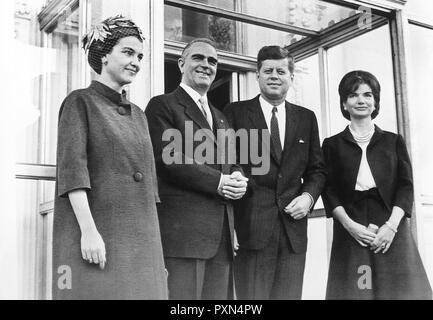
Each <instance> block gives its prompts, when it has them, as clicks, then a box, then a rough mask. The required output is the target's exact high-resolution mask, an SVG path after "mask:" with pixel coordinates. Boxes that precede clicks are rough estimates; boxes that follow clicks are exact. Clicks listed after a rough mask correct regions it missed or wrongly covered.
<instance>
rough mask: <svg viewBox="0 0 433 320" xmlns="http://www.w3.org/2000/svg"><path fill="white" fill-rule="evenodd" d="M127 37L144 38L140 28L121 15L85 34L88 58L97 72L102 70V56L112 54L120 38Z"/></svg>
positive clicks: (109, 19)
mask: <svg viewBox="0 0 433 320" xmlns="http://www.w3.org/2000/svg"><path fill="white" fill-rule="evenodd" d="M125 37H136V38H137V39H138V40H140V42H143V40H144V37H143V34H142V32H141V30H140V28H138V27H137V25H136V24H135V23H134V22H133V21H132V20H129V19H127V18H124V17H122V16H120V15H119V16H116V17H111V18H108V19H106V20H104V21H102V22H101V24H99V25H97V26H94V27H92V30H91V31H90V32H89V33H88V34H87V35H86V36H84V38H83V48H84V50H85V51H86V52H88V54H87V60H88V62H89V65H90V67H92V69H93V70H94V71H95V72H96V73H97V74H101V71H102V58H103V57H104V56H106V55H107V54H110V53H111V52H112V50H113V48H114V46H116V45H117V44H118V43H119V40H120V39H122V38H125Z"/></svg>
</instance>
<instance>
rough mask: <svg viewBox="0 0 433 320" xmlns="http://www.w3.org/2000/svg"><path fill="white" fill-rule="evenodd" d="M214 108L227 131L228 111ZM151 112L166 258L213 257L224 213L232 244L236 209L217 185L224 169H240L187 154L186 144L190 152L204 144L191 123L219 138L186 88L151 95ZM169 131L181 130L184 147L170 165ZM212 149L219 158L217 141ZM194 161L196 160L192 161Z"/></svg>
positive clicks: (217, 124)
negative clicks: (193, 138)
mask: <svg viewBox="0 0 433 320" xmlns="http://www.w3.org/2000/svg"><path fill="white" fill-rule="evenodd" d="M210 109H211V112H212V115H213V119H214V129H228V128H229V127H228V122H227V121H226V119H225V117H224V115H223V114H222V113H221V112H220V111H219V110H217V109H216V108H214V107H212V106H210ZM146 116H147V118H148V120H149V130H150V135H151V137H152V143H153V148H154V154H155V159H156V168H157V174H158V182H159V194H160V197H161V204H159V205H158V214H159V221H160V226H161V237H162V244H163V248H164V256H165V257H176V258H196V259H209V258H211V257H213V256H214V255H215V254H216V252H217V250H218V247H219V244H220V240H221V236H222V231H223V222H224V214H225V212H227V215H228V222H229V226H230V233H231V239H232V243H233V228H234V222H233V207H232V205H231V203H230V202H228V201H226V200H224V199H223V198H222V197H220V196H219V195H218V194H217V189H218V184H219V181H220V178H221V173H224V174H230V173H232V172H233V171H235V170H240V169H239V167H237V166H235V165H230V164H222V165H220V164H218V162H217V161H216V158H215V159H214V160H215V161H213V162H214V163H203V162H200V161H197V159H194V160H192V157H193V155H192V154H188V152H187V148H186V144H190V145H191V151H192V152H194V151H195V150H197V148H198V147H199V146H200V145H201V142H198V141H191V136H188V135H187V131H188V129H186V126H188V125H191V130H190V133H191V134H195V133H196V132H197V131H198V130H199V129H208V133H207V135H208V137H210V138H212V139H214V137H215V136H214V132H212V130H211V128H210V127H209V124H208V123H207V122H206V119H205V118H204V117H203V115H202V113H201V112H200V110H199V109H198V107H197V105H196V104H195V102H194V101H193V100H192V99H191V97H190V96H189V95H188V94H187V93H186V92H185V91H184V90H183V89H182V88H181V87H178V88H177V89H176V90H175V91H173V92H172V93H170V94H165V95H160V96H157V97H154V98H152V99H151V100H150V102H149V104H148V106H147V108H146ZM169 129H172V130H173V129H175V130H177V132H179V133H180V134H181V140H182V142H181V144H182V146H183V148H182V150H181V151H179V152H175V151H173V152H171V155H173V156H176V157H178V160H179V163H178V164H176V163H173V164H167V163H166V162H165V161H164V160H163V158H164V154H163V153H164V151H166V150H168V147H167V145H169V144H170V142H167V141H163V134H164V132H168V131H167V130H169ZM166 147H167V148H166ZM210 148H211V149H212V150H213V152H214V155H215V157H216V156H217V154H218V153H217V145H216V144H215V143H214V142H213V141H212V142H211V144H210ZM189 160H191V164H187V161H189ZM211 162H212V161H211ZM226 163H227V162H226Z"/></svg>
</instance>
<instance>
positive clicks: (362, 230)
mask: <svg viewBox="0 0 433 320" xmlns="http://www.w3.org/2000/svg"><path fill="white" fill-rule="evenodd" d="M345 228H346V230H347V232H349V234H350V235H351V236H352V237H353V238H354V239H355V240H356V241H357V242H358V243H359V244H360V245H361V246H363V247H367V246H368V245H371V243H372V242H373V241H374V239H375V237H376V235H375V234H374V233H373V232H371V231H370V230H368V229H367V227H366V226H364V225H362V224H359V223H357V222H355V221H353V220H352V221H351V222H350V223H349V224H347V226H345Z"/></svg>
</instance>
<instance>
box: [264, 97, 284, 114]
mask: <svg viewBox="0 0 433 320" xmlns="http://www.w3.org/2000/svg"><path fill="white" fill-rule="evenodd" d="M259 100H260V105H261V106H262V108H264V109H265V110H266V111H267V113H272V109H274V106H273V105H272V104H270V103H269V102H267V101H266V100H265V99H264V98H263V97H262V96H261V95H260V97H259ZM277 110H278V112H281V111H285V110H286V101H283V102H282V103H280V104H279V105H278V106H277Z"/></svg>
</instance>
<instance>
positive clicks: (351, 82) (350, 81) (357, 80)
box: [338, 70, 380, 120]
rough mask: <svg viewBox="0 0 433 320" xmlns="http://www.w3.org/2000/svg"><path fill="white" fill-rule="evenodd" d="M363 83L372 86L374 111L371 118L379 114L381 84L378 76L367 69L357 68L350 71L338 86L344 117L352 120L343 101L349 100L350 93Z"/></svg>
mask: <svg viewBox="0 0 433 320" xmlns="http://www.w3.org/2000/svg"><path fill="white" fill-rule="evenodd" d="M361 84H366V85H368V86H369V87H370V89H371V91H372V93H373V97H374V107H375V109H374V111H373V113H372V114H371V118H372V119H374V118H376V116H377V115H378V114H379V110H380V84H379V81H378V80H377V78H376V77H375V76H374V75H373V74H371V73H370V72H367V71H362V70H355V71H351V72H349V73H346V75H345V76H344V77H343V79H341V81H340V85H339V86H338V94H339V95H340V109H341V113H342V114H343V117H345V118H346V119H347V120H350V114H349V112H348V111H347V110H344V105H343V103H344V102H346V101H347V98H348V97H349V95H350V94H352V93H354V92H355V91H356V90H358V88H359V86H360V85H361Z"/></svg>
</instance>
